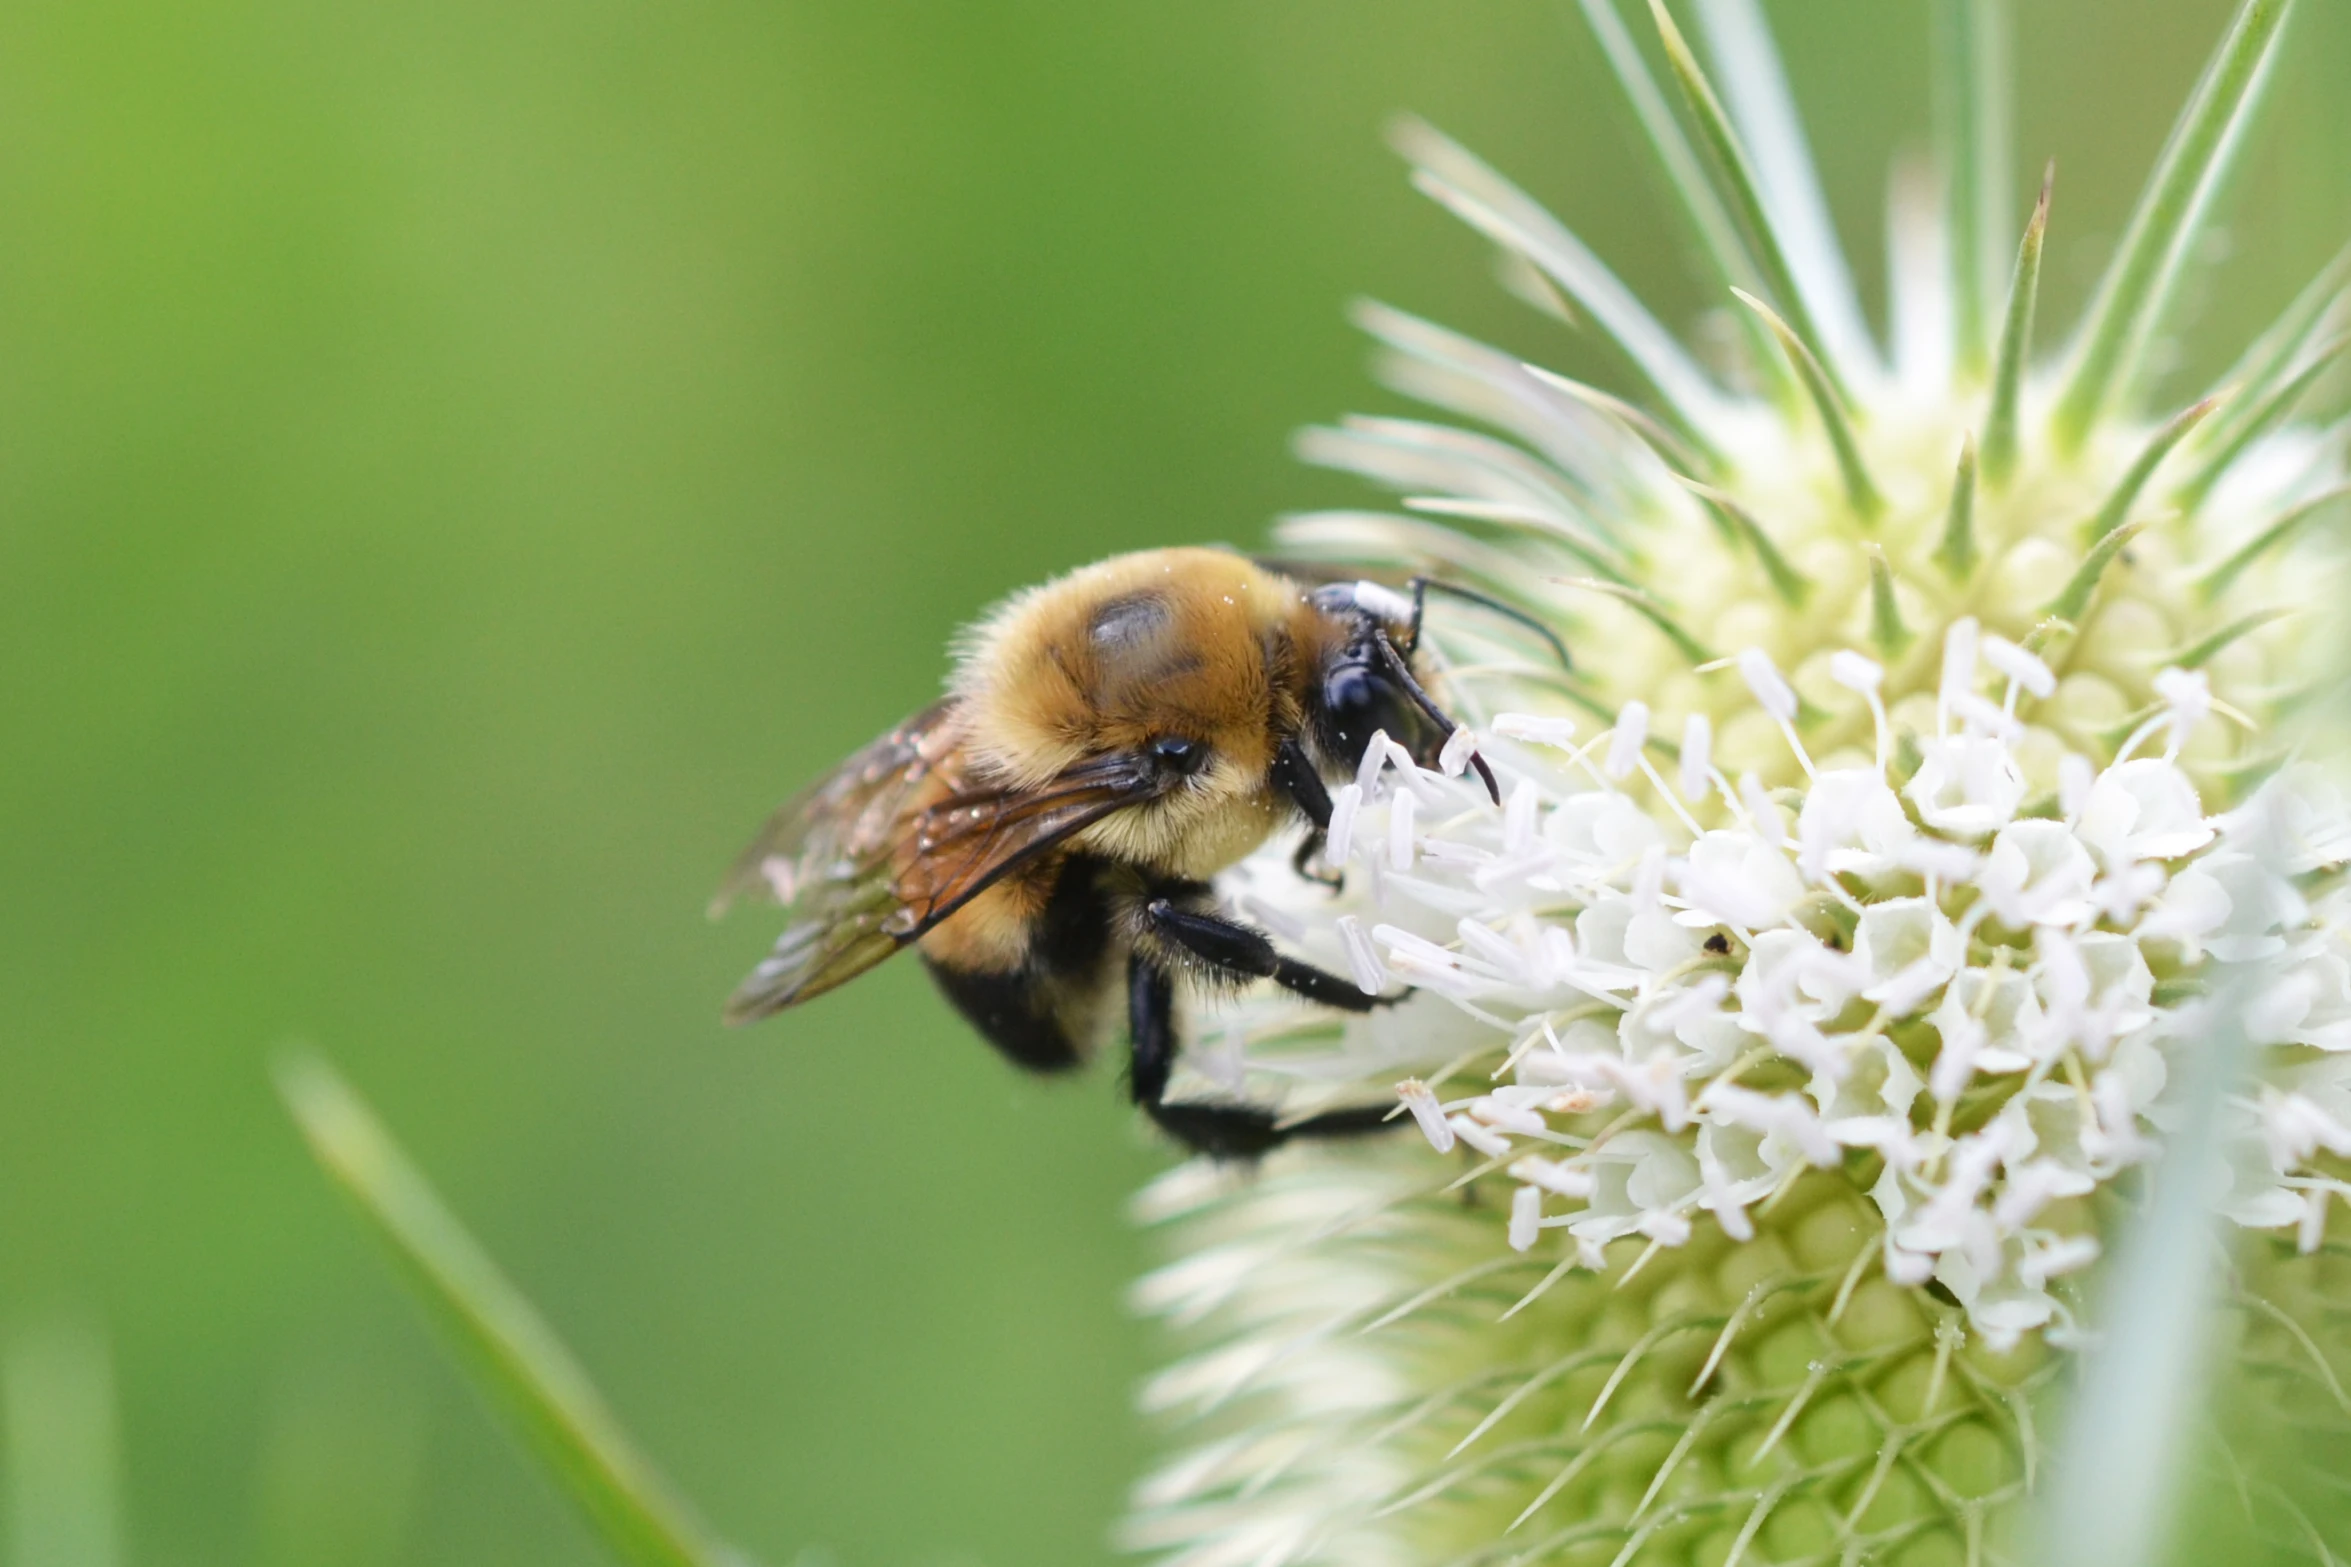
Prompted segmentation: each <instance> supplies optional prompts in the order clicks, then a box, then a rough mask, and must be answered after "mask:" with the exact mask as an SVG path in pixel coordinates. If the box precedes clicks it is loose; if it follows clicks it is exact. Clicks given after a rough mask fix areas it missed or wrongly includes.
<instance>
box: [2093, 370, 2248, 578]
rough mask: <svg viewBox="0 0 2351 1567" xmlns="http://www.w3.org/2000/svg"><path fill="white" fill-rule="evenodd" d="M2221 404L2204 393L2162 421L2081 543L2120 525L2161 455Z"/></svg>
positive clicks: (2104, 534)
mask: <svg viewBox="0 0 2351 1567" xmlns="http://www.w3.org/2000/svg"><path fill="white" fill-rule="evenodd" d="M2220 404H2221V399H2220V398H2218V397H2207V398H2205V399H2204V401H2202V402H2200V403H2191V404H2189V405H2188V406H2187V407H2185V408H2183V409H2181V410H2180V411H2179V412H2178V413H2176V414H2173V415H2172V416H2171V417H2170V418H2169V419H2167V420H2166V421H2164V424H2163V428H2161V429H2159V430H2157V431H2156V432H2155V434H2154V435H2153V436H2152V437H2150V438H2149V439H2148V442H2147V444H2146V446H2145V447H2144V448H2143V449H2142V450H2141V451H2140V453H2139V455H2138V456H2137V457H2136V458H2135V459H2133V461H2132V463H2131V465H2130V467H2129V468H2127V469H2125V470H2124V471H2123V476H2122V478H2121V480H2120V481H2119V482H2117V483H2116V485H2115V486H2114V493H2112V494H2111V495H2109V496H2107V497H2106V504H2105V505H2103V506H2101V507H2099V508H2098V512H2097V515H2096V516H2094V517H2092V518H2091V519H2090V520H2089V522H2088V524H2087V525H2085V526H2084V528H2083V529H2082V542H2083V543H2084V544H2095V543H2097V542H2098V541H2099V540H2100V539H2102V538H2104V537H2106V535H2108V534H2109V533H2112V532H2113V531H2114V530H2115V529H2117V528H2119V527H2121V526H2122V520H2123V518H2124V517H2126V516H2128V515H2129V514H2130V509H2131V503H2132V502H2133V501H2135V500H2137V499H2138V498H2139V492H2140V491H2141V490H2143V489H2145V488H2146V487H2147V481H2148V480H2149V479H2151V478H2153V477H2155V470H2156V469H2157V468H2160V467H2162V466H2163V459H2164V458H2166V457H2168V456H2170V455H2171V449H2172V448H2173V447H2175V446H2177V445H2179V444H2180V442H2181V440H2182V439H2184V438H2185V437H2186V436H2187V434H2188V432H2189V431H2191V430H2193V429H2195V428H2196V426H2198V425H2199V424H2202V423H2203V422H2204V420H2205V419H2206V417H2208V416H2209V415H2210V414H2211V413H2212V411H2213V410H2214V409H2215V408H2218V407H2219V406H2220Z"/></svg>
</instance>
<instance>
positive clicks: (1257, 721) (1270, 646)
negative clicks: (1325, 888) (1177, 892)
mask: <svg viewBox="0 0 2351 1567" xmlns="http://www.w3.org/2000/svg"><path fill="white" fill-rule="evenodd" d="M1330 635H1332V631H1331V628H1330V626H1329V623H1328V620H1327V617H1325V616H1323V615H1322V614H1320V613H1318V612H1317V611H1315V610H1314V609H1313V608H1312V606H1311V605H1309V604H1308V602H1307V599H1306V595H1305V592H1304V590H1303V589H1301V588H1300V587H1299V586H1298V584H1297V583H1295V582H1293V581H1291V580H1290V579H1288V578H1287V577H1284V576H1281V575H1279V574H1278V573H1275V572H1271V571H1267V570H1265V569H1264V568H1263V567H1260V566H1258V565H1256V564H1254V563H1253V562H1251V561H1248V560H1246V559H1244V558H1242V557H1241V556H1238V555H1233V554H1229V553H1227V552H1225V551H1222V550H1212V549H1165V550H1148V551H1144V552H1142V553H1139V554H1133V555H1119V556H1114V557H1112V558H1111V559H1109V560H1106V561H1100V562H1097V563H1096V564H1094V565H1091V566H1086V567H1083V568H1081V569H1080V570H1077V571H1073V572H1071V573H1069V574H1068V575H1067V576H1063V577H1059V578H1056V579H1055V580H1054V581H1052V582H1049V583H1046V584H1044V585H1043V586H1041V587H1037V588H1032V589H1029V590H1028V591H1026V592H1024V593H1020V594H1018V595H1016V596H1014V597H1013V598H1012V599H1010V600H1008V601H1007V602H1006V603H1005V604H1004V605H1003V606H1002V607H1000V608H999V609H997V610H996V611H995V612H994V613H993V614H991V615H990V616H989V617H988V618H987V619H986V620H984V621H982V622H981V623H980V624H979V625H977V626H976V627H974V628H973V629H972V631H971V632H970V633H969V634H968V635H967V637H966V638H965V640H964V642H963V645H962V647H961V649H960V657H959V659H958V662H957V667H956V672H955V676H954V680H953V682H952V685H953V690H954V693H955V695H956V697H957V698H958V699H959V700H960V702H961V704H962V723H963V729H964V736H965V739H964V748H965V754H966V755H967V756H968V757H969V758H970V760H971V762H972V764H973V771H974V773H975V775H977V776H979V777H981V778H985V779H987V780H988V781H990V782H994V783H999V784H1001V785H1003V786H1006V787H1011V788H1038V787H1042V786H1043V785H1044V784H1046V783H1048V782H1049V781H1051V780H1052V779H1053V778H1055V777H1056V776H1058V775H1059V774H1061V773H1062V772H1064V771H1065V770H1067V769H1068V768H1069V767H1071V766H1072V765H1074V764H1076V763H1078V762H1080V761H1083V760H1085V759H1087V758H1089V757H1096V756H1102V755H1106V754H1109V753H1112V752H1117V751H1122V750H1136V749H1140V748H1142V747H1144V746H1146V745H1148V744H1149V743H1150V742H1151V741H1153V740H1156V739H1160V738H1163V737H1166V736H1171V735H1172V736H1180V737H1182V738H1184V739H1187V740H1191V741H1194V742H1196V743H1198V744H1200V745H1204V746H1206V747H1207V748H1208V752H1209V760H1208V763H1207V765H1206V766H1205V767H1203V768H1202V770H1201V771H1200V773H1199V774H1198V775H1197V776H1195V777H1193V778H1191V779H1190V780H1188V781H1187V782H1186V784H1185V785H1184V787H1182V788H1180V789H1178V790H1176V791H1175V792H1173V793H1172V794H1170V795H1168V796H1166V797H1165V798H1163V799H1160V800H1156V801H1153V802H1151V803H1149V804H1146V805H1139V806H1136V807H1134V808H1132V809H1129V810H1124V811H1120V812H1118V813H1117V814H1116V815H1114V816H1111V817H1109V818H1106V819H1105V820H1103V821H1101V822H1098V823H1096V824H1095V825H1094V826H1093V827H1091V828H1089V829H1088V830H1087V831H1086V833H1085V834H1084V835H1082V836H1081V837H1080V838H1079V839H1078V840H1076V841H1077V842H1078V843H1079V844H1080V845H1081V846H1084V847H1088V848H1092V849H1095V850H1097V851H1099V852H1101V853H1104V854H1108V855H1110V856H1112V857H1114V858H1117V859H1121V860H1126V861H1130V862H1133V863H1137V864H1142V865H1148V866H1152V867H1154V868H1157V869H1161V870H1165V871H1168V872H1170V873H1173V874H1178V875H1184V876H1196V877H1197V876H1207V875H1210V874H1213V873H1214V872H1215V871H1217V870H1221V869H1223V868H1224V867H1225V866H1227V865H1229V864H1231V863H1232V862H1233V861H1234V860H1236V859H1239V858H1240V857H1241V856H1242V855H1244V854H1246V853H1248V852H1249V850H1251V849H1253V848H1255V847H1256V846H1257V844H1258V843H1260V842H1262V841H1263V840H1264V838H1265V836H1266V834H1267V833H1268V832H1269V831H1271V829H1272V827H1273V825H1274V824H1275V822H1276V821H1278V820H1279V819H1280V818H1281V814H1282V812H1281V807H1280V805H1279V803H1278V802H1277V801H1276V800H1275V799H1274V797H1273V795H1272V794H1271V792H1270V790H1269V789H1268V787H1267V776H1268V773H1269V771H1270V769H1271V767H1272V765H1273V759H1274V750H1275V748H1276V747H1277V746H1278V745H1279V744H1280V743H1281V741H1282V740H1283V739H1285V738H1287V737H1288V736H1290V735H1292V734H1294V733H1296V732H1297V728H1298V725H1299V723H1300V722H1301V721H1302V717H1303V714H1304V711H1305V704H1306V697H1307V692H1306V688H1305V683H1306V681H1307V679H1308V678H1309V675H1310V672H1311V670H1312V669H1313V667H1314V665H1315V662H1316V660H1317V659H1318V657H1319V656H1320V653H1321V651H1322V643H1323V642H1324V641H1325V640H1326V639H1327V638H1328V637H1329V636H1330Z"/></svg>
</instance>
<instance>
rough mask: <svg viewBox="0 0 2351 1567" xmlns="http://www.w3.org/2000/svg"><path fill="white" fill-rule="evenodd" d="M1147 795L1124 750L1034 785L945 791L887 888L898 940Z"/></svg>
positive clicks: (1144, 776)
mask: <svg viewBox="0 0 2351 1567" xmlns="http://www.w3.org/2000/svg"><path fill="white" fill-rule="evenodd" d="M1151 793H1152V786H1151V782H1150V778H1149V775H1148V773H1147V772H1146V771H1145V770H1144V769H1143V767H1142V766H1141V765H1139V764H1138V762H1137V761H1136V759H1135V758H1133V757H1130V756H1126V755H1123V754H1121V755H1112V756H1104V757H1098V758H1096V759H1094V760H1092V761H1089V762H1086V763H1083V764H1081V765H1079V766H1077V767H1073V768H1071V769H1070V770H1069V771H1068V772H1065V773H1063V774H1062V775H1061V776H1060V777H1058V778H1056V779H1054V780H1053V781H1052V782H1051V783H1049V784H1046V785H1044V786H1043V787H1041V788H1037V789H1026V790H1002V791H991V792H985V793H971V794H958V795H952V796H950V797H948V798H947V799H944V800H941V801H940V802H939V803H938V804H937V805H934V806H932V807H931V808H930V809H929V810H927V811H925V812H923V814H922V819H921V821H920V823H919V824H918V827H917V831H916V837H915V843H914V853H913V855H912V856H911V857H910V858H909V859H908V860H907V861H906V863H905V867H904V869H902V870H901V871H900V872H899V873H898V877H897V880H896V882H895V884H894V885H893V887H892V892H893V893H894V895H895V896H896V897H897V899H898V901H899V904H900V906H901V908H902V910H903V913H902V915H901V917H900V918H899V919H898V920H896V921H893V922H892V924H893V927H894V928H898V929H901V930H903V932H904V939H906V940H908V941H912V940H914V939H915V938H916V937H918V936H920V935H921V934H922V933H923V932H924V931H926V930H929V929H930V928H931V927H932V926H934V925H936V924H938V923H939V921H941V920H943V919H945V918H946V917H947V916H948V915H950V914H953V913H954V912H955V911H956V910H957V909H959V908H962V907H963V906H964V905H965V904H966V903H969V902H970V901H971V900H972V899H973V898H975V897H977V896H979V895H980V894H981V893H982V892H985V891H986V890H987V889H988V888H989V887H990V886H992V885H994V884H995V882H996V881H997V879H998V878H999V877H1001V876H1003V875H1004V874H1005V873H1007V872H1008V871H1012V870H1014V869H1016V868H1018V867H1019V866H1021V865H1024V864H1026V863H1027V862H1028V861H1030V860H1032V859H1035V858H1036V857H1037V856H1038V855H1040V854H1042V853H1044V852H1045V851H1046V850H1048V849H1050V848H1053V847H1054V846H1055V845H1056V844H1059V843H1062V842H1065V841H1066V840H1068V839H1069V838H1070V837H1072V836H1073V835H1075V834H1077V833H1080V832H1083V831H1084V830H1085V829H1086V828H1088V827H1091V826H1092V825H1093V824H1094V823H1096V822H1098V821H1100V820H1101V819H1102V818H1103V817H1105V816H1108V815H1109V814H1110V813H1111V812H1113V811H1115V810H1118V809H1120V808H1121V807H1124V806H1129V805H1133V804H1136V803H1137V802H1138V801H1141V800H1144V799H1147V798H1149V797H1150V795H1151Z"/></svg>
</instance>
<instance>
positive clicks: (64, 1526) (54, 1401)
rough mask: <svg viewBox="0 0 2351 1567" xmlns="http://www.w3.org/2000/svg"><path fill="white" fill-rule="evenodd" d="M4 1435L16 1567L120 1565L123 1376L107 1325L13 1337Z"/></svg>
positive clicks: (1, 1397)
mask: <svg viewBox="0 0 2351 1567" xmlns="http://www.w3.org/2000/svg"><path fill="white" fill-rule="evenodd" d="M0 1438H5V1441H6V1448H5V1451H4V1453H0V1459H4V1463H5V1470H4V1472H5V1475H6V1478H7V1486H6V1489H5V1498H4V1499H5V1502H6V1505H7V1509H8V1511H7V1519H8V1554H7V1557H6V1558H5V1560H6V1561H8V1562H9V1563H11V1564H13V1567H119V1564H120V1563H121V1562H122V1559H123V1551H122V1498H121V1486H120V1483H119V1477H120V1454H119V1452H118V1451H117V1445H116V1437H115V1426H114V1375H113V1371H112V1369H111V1368H110V1367H109V1366H108V1364H107V1359H106V1344H105V1341H104V1340H103V1339H101V1338H100V1337H99V1336H98V1333H97V1330H96V1329H94V1328H91V1327H89V1326H86V1325H84V1324H81V1323H78V1322H65V1323H58V1324H54V1325H50V1326H44V1327H39V1328H34V1329H30V1330H27V1331H25V1332H21V1333H18V1334H16V1335H13V1336H12V1337H11V1338H10V1339H9V1341H8V1346H7V1353H6V1355H5V1357H4V1358H0Z"/></svg>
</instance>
